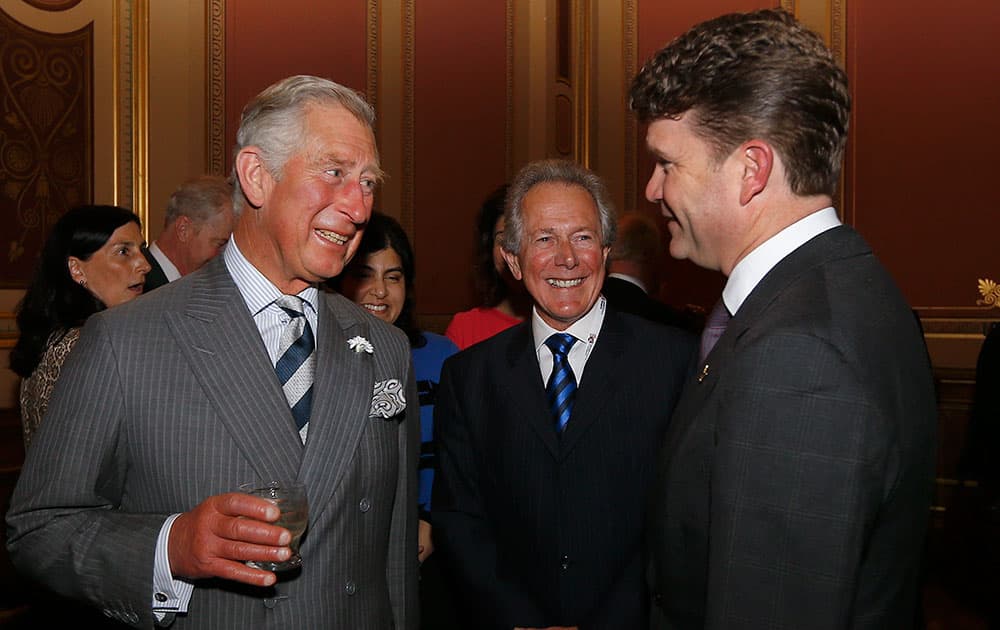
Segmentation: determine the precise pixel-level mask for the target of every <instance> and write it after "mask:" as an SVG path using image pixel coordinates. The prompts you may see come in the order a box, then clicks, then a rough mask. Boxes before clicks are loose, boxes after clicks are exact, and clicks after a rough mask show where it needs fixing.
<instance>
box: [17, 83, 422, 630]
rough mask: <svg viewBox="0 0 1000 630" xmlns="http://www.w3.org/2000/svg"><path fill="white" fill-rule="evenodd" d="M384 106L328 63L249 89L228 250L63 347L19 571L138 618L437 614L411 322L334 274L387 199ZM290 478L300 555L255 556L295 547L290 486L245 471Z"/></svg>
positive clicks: (394, 620) (36, 458) (345, 622)
mask: <svg viewBox="0 0 1000 630" xmlns="http://www.w3.org/2000/svg"><path fill="white" fill-rule="evenodd" d="M373 120H374V113H373V111H372V109H371V107H370V106H369V105H368V104H367V103H365V102H364V100H363V99H362V98H361V97H360V96H358V94H357V93H355V92H354V91H353V90H350V89H348V88H345V87H343V86H341V85H338V84H336V83H333V82H332V81H329V80H326V79H321V78H318V77H309V76H296V77H289V78H288V79H284V80H282V81H280V82H278V83H276V84H274V85H272V86H271V87H269V88H267V89H265V90H264V91H263V92H261V93H260V94H259V95H257V97H255V98H254V99H253V100H252V101H251V102H250V103H249V104H248V105H247V106H246V108H244V110H243V116H242V118H241V121H240V128H239V131H238V132H237V135H236V137H237V151H236V153H235V160H234V161H235V164H234V169H233V170H234V173H235V175H236V178H237V184H236V186H237V189H236V190H237V197H236V204H235V205H236V209H237V213H238V215H239V218H238V220H237V224H236V228H235V230H234V232H233V239H232V241H231V242H230V244H229V246H227V247H226V249H225V252H224V254H223V255H222V256H219V257H216V258H214V259H213V260H212V261H210V262H209V263H208V264H207V265H205V266H204V267H203V268H202V269H200V270H198V271H196V272H194V273H193V274H190V275H188V276H186V277H184V278H181V279H180V280H178V281H176V282H171V283H170V284H169V285H167V286H164V287H161V288H159V289H157V290H156V291H154V292H153V293H152V294H150V295H149V296H148V297H144V298H143V299H142V300H134V301H133V302H132V303H131V304H134V305H135V306H136V307H137V308H129V309H125V308H121V307H118V308H115V309H112V310H108V311H105V312H102V313H98V314H97V315H95V316H93V317H91V318H90V319H88V320H87V325H86V327H85V328H84V331H83V334H82V335H81V337H80V341H79V343H78V344H77V346H76V347H75V348H74V350H73V353H72V355H71V356H70V358H69V360H68V361H67V363H66V366H65V367H64V368H63V372H62V375H61V376H60V379H59V382H58V384H57V385H56V389H55V393H54V394H53V396H52V400H51V403H50V405H49V411H48V414H47V415H46V418H45V422H44V423H43V424H42V429H41V430H40V432H39V433H38V436H37V437H36V438H35V440H37V441H36V442H35V443H33V444H32V449H31V450H30V451H29V453H28V457H27V459H26V461H25V464H24V469H23V471H22V473H21V477H20V479H19V481H18V484H17V488H16V489H15V491H14V496H13V498H12V499H11V507H10V512H9V513H8V516H7V522H8V525H9V532H10V536H9V539H8V547H9V549H10V552H11V558H12V560H13V561H14V564H15V566H16V567H17V568H18V569H19V570H21V571H23V572H24V573H25V574H26V575H28V576H30V577H31V578H33V579H36V580H38V581H39V582H41V583H43V584H45V585H46V586H48V587H50V588H51V589H52V590H54V591H56V592H58V593H59V594H61V595H65V596H67V597H71V598H74V599H78V600H82V601H85V602H86V603H88V604H90V605H91V606H94V607H97V608H99V609H101V610H102V611H103V612H104V613H105V614H106V615H107V616H108V617H111V618H114V619H116V620H119V621H123V622H126V623H128V624H130V625H132V626H135V627H143V628H149V627H152V625H153V624H154V623H158V624H161V625H166V624H169V623H171V622H172V623H173V624H174V627H175V628H178V629H181V628H210V629H216V628H352V629H354V628H358V629H364V630H385V629H386V628H396V629H397V630H409V629H413V628H416V626H417V598H416V590H417V513H416V505H417V496H416V476H417V450H418V437H419V428H420V422H419V419H420V415H419V407H418V401H417V394H416V386H415V382H414V378H413V373H412V363H411V360H410V350H409V343H408V342H407V340H406V336H405V335H403V334H402V333H401V332H400V331H399V330H398V329H396V328H395V327H393V326H391V325H389V324H386V323H385V322H382V321H380V320H377V319H375V318H373V317H371V316H369V315H367V314H366V313H365V312H364V310H363V309H361V308H360V307H359V306H357V305H356V304H354V303H353V302H351V301H349V300H347V299H345V298H343V297H342V296H339V295H335V294H328V293H321V292H319V291H318V289H317V284H318V283H319V282H320V281H322V280H324V279H326V278H329V277H332V276H336V275H338V274H340V273H341V271H342V270H343V268H344V266H345V265H346V264H347V262H348V261H349V260H350V259H351V257H352V256H353V255H354V253H355V252H356V251H357V248H358V245H359V244H360V241H361V236H362V233H363V231H364V228H365V226H366V224H367V222H368V218H369V217H370V216H371V211H372V202H373V195H374V189H375V186H376V183H377V181H378V179H379V177H380V175H381V170H380V168H379V165H378V153H377V151H376V147H375V135H374V132H373V130H372V123H373ZM286 349H287V350H286ZM284 366H289V368H288V369H287V370H285V369H283V368H284ZM279 373H280V374H282V376H281V377H280V378H279ZM271 480H277V481H298V482H300V483H301V484H303V485H304V487H305V491H306V495H307V497H308V500H309V520H308V528H307V530H306V533H305V536H304V537H303V539H302V544H301V547H300V553H301V557H302V563H301V568H300V569H297V570H293V571H291V572H288V573H284V574H280V575H278V574H276V573H274V572H271V571H267V570H262V569H257V568H252V567H251V566H248V565H247V564H246V561H248V560H255V561H258V562H261V561H265V562H266V561H274V562H281V561H284V560H287V559H288V557H289V555H290V553H291V550H290V548H289V544H290V542H291V536H290V532H289V531H288V530H287V529H285V528H284V527H280V526H278V525H276V524H275V521H277V520H278V517H279V510H278V508H277V506H275V505H274V504H272V503H271V502H269V501H267V500H265V499H262V498H259V497H255V496H251V495H249V494H240V493H237V492H234V491H235V490H236V489H237V488H238V487H239V486H240V485H241V484H243V483H257V484H264V483H266V482H268V481H271Z"/></svg>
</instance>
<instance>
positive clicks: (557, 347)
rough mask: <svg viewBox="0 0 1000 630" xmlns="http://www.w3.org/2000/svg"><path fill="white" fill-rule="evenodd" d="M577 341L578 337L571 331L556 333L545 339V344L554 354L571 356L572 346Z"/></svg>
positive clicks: (562, 356) (563, 356)
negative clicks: (570, 332)
mask: <svg viewBox="0 0 1000 630" xmlns="http://www.w3.org/2000/svg"><path fill="white" fill-rule="evenodd" d="M574 343H576V337H574V336H573V335H571V334H569V333H555V334H554V335H551V336H550V337H549V338H548V339H546V340H545V345H546V346H548V347H549V350H551V351H552V355H553V356H556V357H561V358H565V357H567V356H569V351H570V348H572V347H573V344H574Z"/></svg>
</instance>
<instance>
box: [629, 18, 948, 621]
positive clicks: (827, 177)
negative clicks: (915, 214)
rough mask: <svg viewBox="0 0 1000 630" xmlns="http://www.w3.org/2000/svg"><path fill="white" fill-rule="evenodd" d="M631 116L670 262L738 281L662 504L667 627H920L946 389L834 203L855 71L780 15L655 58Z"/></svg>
mask: <svg viewBox="0 0 1000 630" xmlns="http://www.w3.org/2000/svg"><path fill="white" fill-rule="evenodd" d="M632 106H633V108H634V109H635V110H636V111H637V112H638V114H639V115H640V117H641V118H643V119H644V120H646V121H647V122H648V123H649V127H648V130H647V133H646V143H647V145H648V148H649V150H650V151H651V152H652V154H653V155H654V156H655V158H656V162H657V163H656V167H655V169H654V171H653V174H652V176H651V177H650V180H649V184H648V185H647V187H646V196H647V197H648V198H649V200H650V201H653V202H655V203H657V204H659V205H660V207H661V208H662V211H663V214H664V216H666V217H667V219H669V224H668V228H669V230H670V236H671V241H670V253H671V255H673V256H674V257H675V258H687V259H690V260H691V261H693V262H695V263H697V264H698V265H700V266H702V267H706V268H709V269H716V270H719V271H720V272H722V273H723V274H725V275H726V276H727V277H728V280H727V283H726V286H725V289H724V290H723V293H722V300H721V301H720V303H719V306H717V307H716V309H714V310H713V315H711V316H710V317H709V319H708V322H707V323H706V332H705V334H704V335H703V338H702V352H703V355H704V356H703V357H702V359H701V360H700V361H699V363H698V369H697V371H696V376H695V377H694V378H693V379H692V380H690V381H689V382H688V385H687V386H686V388H685V391H684V396H683V398H682V400H681V402H680V403H679V405H678V407H677V410H676V412H675V414H674V417H673V419H672V421H671V424H670V429H669V431H668V435H667V439H666V442H665V447H664V450H663V452H662V455H661V463H660V470H659V473H658V475H657V482H656V489H655V491H654V493H653V501H652V505H653V506H654V507H653V508H652V512H651V519H650V532H651V537H650V542H651V544H650V546H651V550H650V551H651V553H652V556H653V559H654V562H653V567H652V568H653V571H652V575H653V579H654V589H655V595H654V600H655V601H656V602H657V604H658V605H657V607H656V609H657V614H658V615H659V619H657V621H658V623H657V627H663V628H670V629H686V628H698V629H701V628H706V629H713V630H714V629H727V630H728V629H732V628H748V629H749V628H753V629H759V628H810V629H823V628H872V629H875V628H878V629H883V628H911V627H913V613H914V612H915V610H916V606H915V601H916V594H917V590H918V576H919V568H920V563H921V555H922V549H923V541H924V535H925V531H926V526H927V520H928V508H929V506H930V498H931V489H932V483H933V479H934V460H935V455H934V452H935V427H936V410H935V402H934V386H933V382H932V379H931V372H930V369H929V365H928V360H927V353H926V351H925V347H924V344H923V340H922V337H921V332H920V329H919V327H918V325H917V321H916V320H915V318H914V317H913V314H912V312H911V310H910V308H909V307H908V306H907V304H906V302H905V300H904V299H903V296H902V295H901V294H900V292H899V290H898V289H897V287H896V285H895V284H894V283H893V281H892V279H891V278H890V277H889V274H888V273H887V272H886V270H885V269H884V268H883V267H882V265H881V264H880V263H879V262H878V260H877V259H876V258H875V256H874V255H873V254H872V251H871V248H870V247H869V246H868V245H867V244H866V243H865V242H864V240H863V239H862V238H861V237H860V236H859V235H858V234H857V233H856V232H855V231H854V230H853V229H851V228H850V227H847V226H844V225H841V223H840V221H839V219H838V217H837V213H836V211H835V210H834V209H833V207H832V203H833V196H834V191H835V188H836V186H837V182H838V180H839V176H840V166H841V160H842V158H843V154H844V145H845V143H846V140H847V124H848V118H849V112H850V99H849V95H848V88H847V77H846V75H845V73H844V72H843V70H842V69H841V68H840V67H839V66H838V65H837V64H836V62H835V61H834V59H833V57H832V55H831V54H830V52H829V51H828V50H827V49H826V47H825V46H824V44H823V41H822V39H820V37H819V36H818V35H816V34H815V33H812V32H810V31H808V30H807V29H806V28H804V27H803V26H802V25H800V24H798V23H797V22H796V21H795V19H794V18H793V17H791V16H790V15H789V14H787V13H785V12H783V11H778V10H763V11H759V12H754V13H749V14H734V15H728V16H723V17H720V18H717V19H715V20H711V21H709V22H705V23H703V24H700V25H698V26H696V27H694V28H693V29H691V30H690V31H689V32H687V33H686V34H684V35H682V36H680V37H679V38H678V39H676V40H674V41H673V42H672V43H671V44H669V45H668V46H667V47H666V48H664V49H663V50H661V51H659V52H658V53H657V54H656V55H654V57H653V58H652V59H651V60H650V61H649V62H648V63H647V64H646V65H645V66H644V67H643V69H642V71H641V72H640V73H639V75H638V77H637V78H636V79H635V81H634V83H633V86H632ZM730 315H731V316H732V319H731V321H728V326H727V325H726V320H727V319H729V316H730ZM720 335H721V337H720ZM714 339H717V342H715V345H714V347H713V345H712V344H713V340H714Z"/></svg>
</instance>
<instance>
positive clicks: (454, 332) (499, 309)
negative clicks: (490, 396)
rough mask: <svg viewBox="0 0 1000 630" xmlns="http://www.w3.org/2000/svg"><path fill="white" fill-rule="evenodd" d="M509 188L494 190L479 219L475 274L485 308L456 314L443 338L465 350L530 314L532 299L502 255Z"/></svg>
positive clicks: (477, 220)
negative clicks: (506, 199)
mask: <svg viewBox="0 0 1000 630" xmlns="http://www.w3.org/2000/svg"><path fill="white" fill-rule="evenodd" d="M506 196H507V185H506V184H504V185H503V186H501V187H500V188H497V189H496V190H494V191H493V192H492V193H491V194H490V196H489V197H487V198H486V200H485V201H484V202H483V205H482V207H481V208H480V209H479V215H478V217H477V218H476V231H477V239H476V272H477V274H478V275H477V280H478V282H477V284H478V287H479V290H480V292H481V293H482V300H483V306H477V307H476V308H473V309H470V310H468V311H462V312H461V313H456V314H455V317H453V318H452V320H451V323H449V324H448V328H447V329H446V330H445V332H444V334H445V335H446V336H447V337H448V338H449V339H451V340H452V341H454V342H455V345H457V346H458V347H459V348H460V349H462V350H464V349H466V348H468V347H469V346H471V345H472V344H474V343H479V342H480V341H482V340H483V339H488V338H489V337H492V336H493V335H495V334H497V333H498V332H501V331H504V330H507V329H508V328H510V327H511V326H513V325H515V324H517V323H519V322H520V321H522V320H523V319H524V318H525V317H527V316H528V315H529V314H530V313H531V296H529V295H528V293H527V292H526V291H525V290H524V285H523V284H522V283H521V282H520V281H518V280H516V279H515V278H514V276H512V275H511V273H510V270H509V269H508V268H507V263H506V262H504V259H503V255H502V254H501V253H500V252H501V248H500V243H502V242H503V232H504V218H503V207H504V198H505V197H506Z"/></svg>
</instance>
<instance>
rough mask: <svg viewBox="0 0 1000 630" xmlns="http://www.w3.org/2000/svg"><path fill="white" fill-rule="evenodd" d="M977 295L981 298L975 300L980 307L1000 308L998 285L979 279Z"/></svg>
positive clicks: (988, 280) (999, 286)
mask: <svg viewBox="0 0 1000 630" xmlns="http://www.w3.org/2000/svg"><path fill="white" fill-rule="evenodd" d="M979 294H980V295H982V296H983V298H982V299H981V300H976V304H978V305H980V306H992V307H994V308H1000V285H998V284H997V283H996V282H995V281H993V280H990V279H989V278H980V279H979Z"/></svg>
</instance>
